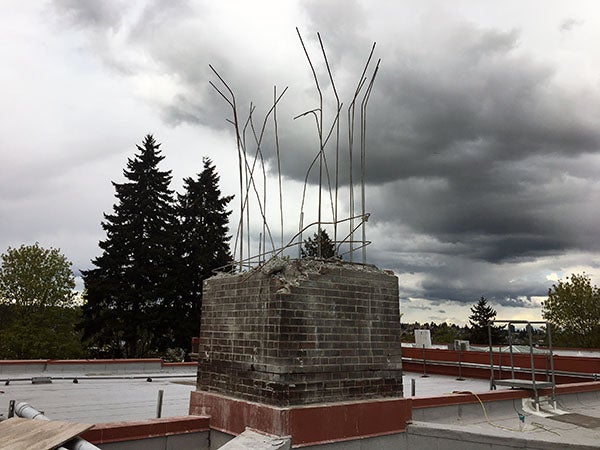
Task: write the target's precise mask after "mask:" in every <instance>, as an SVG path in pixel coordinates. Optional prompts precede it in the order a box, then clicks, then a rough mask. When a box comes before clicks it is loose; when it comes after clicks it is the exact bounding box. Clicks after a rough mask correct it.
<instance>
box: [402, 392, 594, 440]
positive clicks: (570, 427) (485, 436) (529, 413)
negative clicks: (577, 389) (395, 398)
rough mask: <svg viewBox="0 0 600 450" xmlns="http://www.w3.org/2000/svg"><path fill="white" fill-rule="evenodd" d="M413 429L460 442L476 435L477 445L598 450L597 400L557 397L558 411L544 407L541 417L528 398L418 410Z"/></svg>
mask: <svg viewBox="0 0 600 450" xmlns="http://www.w3.org/2000/svg"><path fill="white" fill-rule="evenodd" d="M456 395H457V396H458V395H461V394H456ZM462 395H466V396H469V394H462ZM412 426H413V431H416V432H424V433H427V434H432V433H433V434H436V433H437V434H440V435H443V436H446V437H448V436H452V435H456V436H457V439H459V440H465V438H466V436H470V435H478V436H479V438H478V442H480V443H481V444H484V443H485V442H487V441H489V442H490V443H491V442H494V443H496V444H497V443H498V442H499V441H505V442H506V443H509V442H510V443H511V445H515V446H517V445H518V443H519V441H522V444H523V445H522V446H523V447H527V448H530V447H532V448H552V449H554V448H556V449H559V448H560V449H562V448H598V447H599V445H600V444H599V443H600V394H599V393H598V392H597V391H596V392H585V393H574V394H565V395H559V396H558V401H557V409H556V410H554V409H553V408H551V407H549V406H548V405H546V406H544V405H542V408H541V410H540V411H539V412H538V411H537V410H536V409H535V408H534V407H532V404H531V400H530V399H529V398H523V399H522V398H514V399H507V400H499V401H494V402H490V403H487V402H486V403H479V402H478V403H474V404H470V405H448V406H441V407H435V408H417V409H413V425H412ZM532 443H536V445H535V446H533V445H532Z"/></svg>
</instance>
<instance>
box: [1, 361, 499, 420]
mask: <svg viewBox="0 0 600 450" xmlns="http://www.w3.org/2000/svg"><path fill="white" fill-rule="evenodd" d="M41 367H43V366H40V368H41ZM33 377H50V378H52V383H51V384H32V382H31V379H32V378H33ZM195 377H196V368H195V367H194V366H187V367H183V368H180V369H177V371H175V372H174V371H154V372H147V371H145V370H144V367H142V366H140V365H137V366H135V367H132V368H131V370H127V369H124V368H122V367H119V370H117V368H115V369H114V370H113V371H111V370H110V367H107V366H104V367H102V371H101V372H97V373H93V372H92V373H90V371H89V368H87V367H86V368H83V367H82V368H81V369H80V370H77V367H73V368H70V369H69V370H68V371H57V370H55V371H48V370H31V369H30V368H29V369H27V370H22V371H16V370H13V371H12V372H11V373H10V374H6V373H5V374H0V405H1V406H0V414H4V416H6V415H7V411H8V404H9V401H10V400H16V401H20V402H26V403H29V404H30V405H31V406H33V407H34V408H36V409H38V410H41V411H43V412H44V413H45V414H46V415H47V416H48V417H49V418H51V419H54V420H65V421H74V422H87V423H104V422H117V421H132V420H144V419H150V418H154V417H156V405H157V397H158V391H159V390H163V391H164V396H163V408H162V417H175V416H185V415H187V414H188V408H189V403H190V392H191V391H193V390H195ZM73 378H77V381H78V383H77V384H75V383H73ZM148 378H150V379H152V381H151V382H148V381H146V380H147V379H148ZM412 379H414V380H415V394H416V396H417V397H430V396H437V395H443V394H450V393H452V392H453V391H465V390H468V391H474V392H485V391H487V390H488V389H489V382H488V381H487V380H478V379H465V380H464V381H458V380H456V378H455V377H450V376H443V375H431V376H428V377H422V376H421V375H420V374H418V373H410V372H406V373H405V374H404V376H403V382H404V395H405V397H409V396H410V395H411V383H412V381H411V380H412ZM5 380H11V381H10V382H9V384H8V385H5Z"/></svg>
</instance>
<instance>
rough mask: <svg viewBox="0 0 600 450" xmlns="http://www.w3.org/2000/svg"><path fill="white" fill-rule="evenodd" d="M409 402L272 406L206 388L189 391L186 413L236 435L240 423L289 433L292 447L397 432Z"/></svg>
mask: <svg viewBox="0 0 600 450" xmlns="http://www.w3.org/2000/svg"><path fill="white" fill-rule="evenodd" d="M411 402H412V400H411V399H409V398H393V399H378V400H363V401H356V402H347V403H332V404H321V405H311V406H292V407H286V408H278V407H274V406H269V405H265V404H261V403H254V402H249V401H245V400H240V399H234V398H231V397H227V396H223V395H218V394H213V393H209V392H202V391H196V392H192V394H191V399H190V414H207V415H210V416H211V422H210V426H211V428H213V429H216V430H219V431H223V432H225V433H229V434H234V435H237V434H240V433H242V432H243V431H244V429H245V428H246V427H250V428H253V429H256V430H259V431H261V432H264V433H267V434H272V435H277V436H291V438H292V446H293V447H303V446H308V445H316V444H321V443H327V442H342V441H348V440H353V439H361V438H366V437H374V436H383V435H388V434H395V433H402V432H404V431H405V430H406V423H407V422H410V420H411V418H412V414H411V411H412V407H411Z"/></svg>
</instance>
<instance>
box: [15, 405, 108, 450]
mask: <svg viewBox="0 0 600 450" xmlns="http://www.w3.org/2000/svg"><path fill="white" fill-rule="evenodd" d="M15 415H17V416H19V417H24V418H25V419H35V420H50V419H49V418H48V417H46V416H45V415H44V414H43V413H41V412H40V411H38V410H37V409H35V408H34V407H33V406H31V405H30V404H28V403H25V402H17V404H16V405H15ZM56 450H101V449H100V448H98V447H96V446H95V445H94V444H90V443H89V442H88V441H86V440H85V439H81V438H80V437H76V438H74V439H72V440H70V441H69V442H67V443H65V444H64V446H63V447H58V448H57V449H56Z"/></svg>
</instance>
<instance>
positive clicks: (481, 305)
mask: <svg viewBox="0 0 600 450" xmlns="http://www.w3.org/2000/svg"><path fill="white" fill-rule="evenodd" d="M495 318H496V310H495V309H494V308H492V307H491V306H490V305H488V302H487V299H486V298H485V297H481V298H480V299H479V301H478V302H477V303H476V304H475V305H473V306H472V307H471V315H470V316H469V323H470V324H471V333H470V340H471V342H472V343H474V344H489V342H490V339H489V332H488V324H489V323H490V321H492V320H494V319H495ZM501 329H502V327H497V326H492V343H493V344H498V343H499V342H500V335H501V332H500V331H501Z"/></svg>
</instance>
